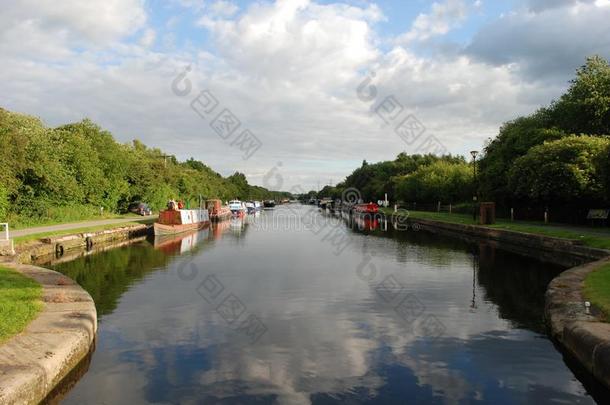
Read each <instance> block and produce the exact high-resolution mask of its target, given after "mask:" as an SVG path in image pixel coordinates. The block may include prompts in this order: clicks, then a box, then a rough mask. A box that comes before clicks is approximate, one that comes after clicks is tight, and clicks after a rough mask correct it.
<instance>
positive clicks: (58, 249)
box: [0, 224, 151, 404]
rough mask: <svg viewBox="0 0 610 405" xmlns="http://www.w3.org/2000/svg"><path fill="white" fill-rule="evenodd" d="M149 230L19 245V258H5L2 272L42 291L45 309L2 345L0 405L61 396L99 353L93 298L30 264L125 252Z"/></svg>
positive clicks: (121, 228)
mask: <svg viewBox="0 0 610 405" xmlns="http://www.w3.org/2000/svg"><path fill="white" fill-rule="evenodd" d="M150 229H151V226H150V225H146V224H128V225H127V224H121V225H117V226H116V227H115V228H112V229H102V230H97V231H91V232H77V233H74V234H70V235H60V236H48V237H43V238H40V239H39V240H35V241H32V242H29V243H24V244H22V245H18V246H17V248H16V252H15V255H14V256H10V257H7V256H5V257H4V259H5V260H3V262H2V265H3V266H5V267H10V268H12V269H14V270H16V271H18V272H19V273H21V274H23V275H25V276H27V277H30V278H32V279H33V280H34V281H36V282H37V283H39V284H40V285H41V286H42V289H43V292H42V301H43V309H42V310H41V312H40V313H39V314H38V316H37V317H36V318H35V319H34V320H32V321H31V322H30V323H29V324H28V326H27V327H26V328H25V330H23V331H22V332H21V333H19V334H17V335H15V336H13V337H12V338H10V339H9V340H8V341H6V342H4V343H3V344H2V345H0V375H1V376H2V384H1V385H0V403H2V404H37V403H40V402H41V401H43V400H45V399H46V398H48V397H49V396H56V394H55V390H56V389H57V387H58V386H65V385H66V386H67V385H69V384H66V383H64V381H66V380H68V379H70V378H72V377H71V376H72V375H73V374H74V372H75V371H76V370H79V369H81V368H83V364H84V361H83V360H84V359H85V358H86V357H87V356H88V355H90V354H91V352H92V351H93V348H94V343H95V336H96V331H97V311H96V307H95V303H94V301H93V299H92V298H91V296H90V295H89V293H87V292H86V291H85V290H84V289H83V288H82V287H80V286H79V285H78V284H77V283H76V282H74V281H73V280H72V279H71V278H69V277H66V276H65V275H62V274H61V273H58V272H55V271H53V270H49V269H45V268H42V267H37V266H33V265H30V264H29V263H32V262H39V261H44V260H48V259H50V258H54V259H56V260H60V261H62V260H63V261H67V260H73V259H75V258H77V257H79V256H82V255H87V254H93V253H99V252H102V251H104V250H108V249H112V248H115V247H119V246H124V245H125V244H129V243H134V242H137V241H141V240H144V238H145V237H146V235H147V234H148V233H149V230H150ZM85 368H86V366H85ZM84 371H86V370H84ZM84 371H82V372H83V373H84Z"/></svg>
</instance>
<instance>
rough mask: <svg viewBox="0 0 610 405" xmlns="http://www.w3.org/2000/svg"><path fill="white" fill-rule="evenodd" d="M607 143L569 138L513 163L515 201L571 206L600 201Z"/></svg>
mask: <svg viewBox="0 0 610 405" xmlns="http://www.w3.org/2000/svg"><path fill="white" fill-rule="evenodd" d="M608 147H610V139H605V138H599V137H593V136H569V137H565V138H562V139H560V140H557V141H551V142H545V143H544V144H542V145H538V146H535V147H533V148H532V149H530V150H529V151H528V152H527V153H526V154H525V156H522V157H520V158H518V159H517V160H516V161H515V164H514V166H513V168H512V169H511V171H510V174H509V185H510V189H511V192H512V193H514V195H515V197H516V198H527V199H529V200H531V201H536V202H543V203H549V202H555V203H571V202H574V201H577V200H584V201H600V200H603V198H604V194H605V187H604V184H603V182H602V175H601V172H602V168H601V167H600V162H602V161H603V160H604V159H603V158H602V157H603V156H607V150H608Z"/></svg>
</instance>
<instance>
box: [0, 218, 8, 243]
mask: <svg viewBox="0 0 610 405" xmlns="http://www.w3.org/2000/svg"><path fill="white" fill-rule="evenodd" d="M8 239H9V233H8V224H7V223H6V222H3V223H0V240H8Z"/></svg>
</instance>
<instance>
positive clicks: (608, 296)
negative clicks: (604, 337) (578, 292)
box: [584, 264, 610, 320]
mask: <svg viewBox="0 0 610 405" xmlns="http://www.w3.org/2000/svg"><path fill="white" fill-rule="evenodd" d="M584 292H585V297H587V299H588V300H589V301H591V303H592V304H593V305H595V306H596V307H598V308H600V309H601V310H602V311H603V312H604V315H605V316H606V320H609V319H610V264H606V265H605V266H602V267H600V268H599V269H598V270H595V271H593V272H591V273H590V274H589V275H588V276H587V278H586V279H585V291H584Z"/></svg>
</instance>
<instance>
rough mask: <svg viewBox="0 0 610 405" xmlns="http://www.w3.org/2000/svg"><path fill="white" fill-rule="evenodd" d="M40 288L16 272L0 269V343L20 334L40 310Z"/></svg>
mask: <svg viewBox="0 0 610 405" xmlns="http://www.w3.org/2000/svg"><path fill="white" fill-rule="evenodd" d="M41 294H42V287H41V286H40V284H38V283H37V282H35V281H34V280H32V279H30V278H28V277H25V276H23V275H21V274H19V273H18V272H16V271H14V270H11V269H7V268H5V267H0V343H2V342H4V341H6V340H7V339H8V338H10V337H11V336H13V335H15V334H17V333H19V332H21V331H22V330H23V329H24V328H25V327H26V326H27V324H28V323H29V322H30V321H31V320H32V319H34V318H35V317H36V314H38V312H39V311H40V310H41V309H42V301H41V300H40V297H41Z"/></svg>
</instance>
